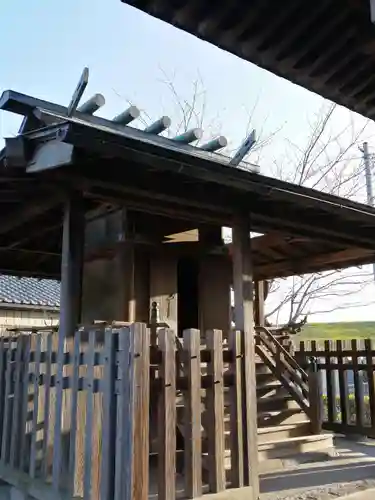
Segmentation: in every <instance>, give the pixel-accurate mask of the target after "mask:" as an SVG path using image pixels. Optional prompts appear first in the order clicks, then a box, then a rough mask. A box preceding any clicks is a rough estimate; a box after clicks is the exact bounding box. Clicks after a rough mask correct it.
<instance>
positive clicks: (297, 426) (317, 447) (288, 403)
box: [255, 328, 333, 471]
mask: <svg viewBox="0 0 375 500" xmlns="http://www.w3.org/2000/svg"><path fill="white" fill-rule="evenodd" d="M257 330H258V337H257V342H256V344H257V345H256V367H255V369H256V382H257V405H258V449H259V464H260V469H261V471H262V470H263V471H267V470H270V469H272V468H278V467H280V466H282V461H283V459H285V458H288V457H289V458H290V457H295V456H298V455H300V454H302V453H306V457H305V459H306V460H309V459H312V460H313V459H314V458H315V456H316V453H319V454H322V453H327V454H328V453H330V452H331V451H332V449H333V440H332V435H331V434H324V433H319V434H317V433H316V431H315V430H314V426H313V424H312V421H311V412H310V410H311V408H310V402H309V394H308V389H309V388H308V375H307V374H306V373H305V372H304V370H302V368H301V367H299V366H298V365H297V363H296V362H295V361H294V358H292V357H291V354H290V349H289V348H288V347H289V346H288V345H283V344H285V343H286V344H288V342H287V341H288V340H289V339H288V336H287V335H284V334H282V333H281V334H279V335H275V334H272V333H271V332H269V331H268V330H266V329H265V328H264V329H257ZM262 339H263V341H262ZM271 361H272V362H273V363H272V365H271ZM309 454H310V455H309Z"/></svg>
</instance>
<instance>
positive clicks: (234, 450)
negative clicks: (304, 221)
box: [229, 330, 244, 488]
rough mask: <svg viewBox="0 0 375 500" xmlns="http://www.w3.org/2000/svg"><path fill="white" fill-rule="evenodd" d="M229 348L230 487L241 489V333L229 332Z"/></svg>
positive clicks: (242, 468) (242, 473)
mask: <svg viewBox="0 0 375 500" xmlns="http://www.w3.org/2000/svg"><path fill="white" fill-rule="evenodd" d="M229 348H230V350H231V352H232V362H231V367H230V372H231V374H232V377H233V385H232V386H231V387H230V388H229V391H230V407H229V411H230V432H231V435H230V443H231V458H230V460H231V483H232V484H231V485H232V488H242V487H243V485H244V458H243V434H242V399H241V397H242V396H241V394H242V388H241V387H242V380H241V359H242V350H241V332H239V331H237V330H236V331H230V332H229Z"/></svg>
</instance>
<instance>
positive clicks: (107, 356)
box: [100, 329, 118, 499]
mask: <svg viewBox="0 0 375 500" xmlns="http://www.w3.org/2000/svg"><path fill="white" fill-rule="evenodd" d="M117 338H118V335H117V334H114V333H113V332H112V329H107V330H105V337H104V375H103V427H102V433H103V434H102V462H101V491H100V495H101V498H102V499H106V498H113V497H114V482H113V478H114V476H115V442H116V399H117V398H116V395H115V389H116V384H115V380H116V363H115V362H116V359H115V349H116V345H115V344H116V342H115V341H116V340H117Z"/></svg>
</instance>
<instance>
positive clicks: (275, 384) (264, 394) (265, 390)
mask: <svg viewBox="0 0 375 500" xmlns="http://www.w3.org/2000/svg"><path fill="white" fill-rule="evenodd" d="M278 394H285V395H288V394H289V393H288V391H287V390H286V389H284V387H283V385H282V384H281V382H279V381H278V380H269V381H268V382H264V383H262V384H258V385H257V399H258V400H259V399H263V398H268V397H273V396H276V395H278Z"/></svg>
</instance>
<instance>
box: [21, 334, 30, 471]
mask: <svg viewBox="0 0 375 500" xmlns="http://www.w3.org/2000/svg"><path fill="white" fill-rule="evenodd" d="M24 349H25V350H24V361H23V394H22V399H23V400H22V409H21V411H22V416H21V429H22V434H21V450H20V457H21V468H22V469H24V470H25V469H26V468H27V467H28V465H29V464H28V460H27V459H28V457H29V453H28V429H27V427H28V426H27V423H28V412H29V372H30V355H31V336H30V335H26V336H25V346H24Z"/></svg>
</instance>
